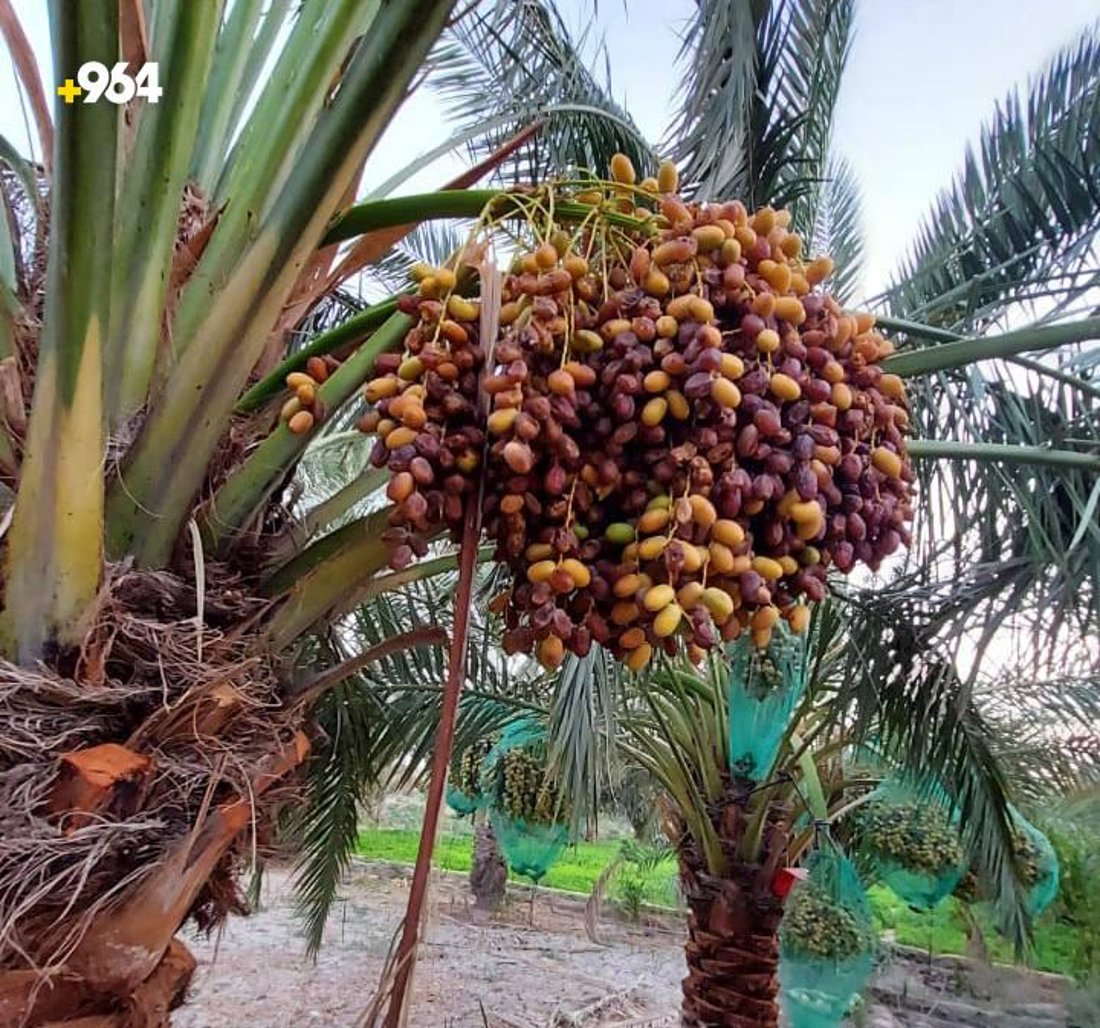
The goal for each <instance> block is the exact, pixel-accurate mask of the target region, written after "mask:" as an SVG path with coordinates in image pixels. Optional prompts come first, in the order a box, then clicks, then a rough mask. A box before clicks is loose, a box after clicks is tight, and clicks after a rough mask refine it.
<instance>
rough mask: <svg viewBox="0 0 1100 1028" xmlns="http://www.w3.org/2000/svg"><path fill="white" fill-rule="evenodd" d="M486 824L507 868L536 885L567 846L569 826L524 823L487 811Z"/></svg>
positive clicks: (520, 819) (554, 823) (505, 815)
mask: <svg viewBox="0 0 1100 1028" xmlns="http://www.w3.org/2000/svg"><path fill="white" fill-rule="evenodd" d="M489 823H490V824H491V825H492V826H493V832H494V834H495V835H496V837H497V843H498V844H499V845H500V852H501V853H502V854H503V855H504V859H505V860H506V861H507V862H508V866H509V867H510V868H511V869H512V870H513V871H514V872H515V873H516V874H517V875H521V876H523V877H524V878H530V879H531V881H533V882H534V883H535V884H536V885H537V884H538V883H539V882H540V881H541V880H542V878H543V876H544V875H545V874H546V872H547V871H549V870H550V868H551V867H552V866H553V865H554V862H555V861H556V860H557V859H558V857H560V856H561V855H562V852H563V851H564V850H565V847H566V846H567V845H568V844H569V826H568V825H566V824H561V823H559V822H550V823H548V824H539V823H538V822H527V821H524V820H523V819H522V818H513V817H508V815H507V814H505V813H503V812H502V811H499V810H490V811H489Z"/></svg>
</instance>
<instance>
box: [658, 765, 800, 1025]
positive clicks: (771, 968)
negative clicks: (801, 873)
mask: <svg viewBox="0 0 1100 1028" xmlns="http://www.w3.org/2000/svg"><path fill="white" fill-rule="evenodd" d="M750 784H751V783H750ZM715 826H716V827H717V828H718V830H719V838H720V840H721V843H722V851H723V854H724V855H725V858H726V867H725V869H724V871H723V873H722V874H721V875H714V874H711V873H709V871H708V870H707V867H706V864H705V862H704V860H703V858H702V855H701V853H700V851H699V849H698V847H697V846H696V845H695V841H694V840H693V839H692V838H691V837H690V836H689V835H687V834H685V835H683V836H682V837H681V839H680V844H679V857H680V882H681V887H682V888H683V892H684V897H685V899H686V901H687V905H688V910H689V915H688V941H687V943H686V944H685V947H684V956H685V958H686V961H687V970H688V973H687V975H686V977H685V978H684V979H683V982H682V989H683V1004H682V1008H681V1011H682V1024H683V1025H684V1028H778V1025H779V1003H778V996H779V977H778V972H779V937H778V933H779V923H780V921H781V920H782V917H783V904H782V901H781V900H780V899H779V898H778V897H777V896H776V895H775V893H774V892H773V891H772V881H773V878H774V875H775V870H776V868H777V867H778V865H779V863H780V861H781V859H782V857H783V854H784V852H785V849H786V840H787V834H786V830H785V818H784V816H783V812H781V811H780V810H778V809H773V810H771V811H769V815H768V818H767V825H766V827H765V829H764V832H763V837H762V840H761V846H760V853H759V856H758V859H757V861H756V862H754V863H748V862H746V861H744V860H743V859H741V858H740V856H739V847H740V843H741V839H742V837H743V834H744V831H745V827H746V813H745V807H744V805H743V803H742V802H738V801H737V799H730V800H727V801H726V802H724V803H723V804H722V806H721V807H720V808H719V809H718V810H717V811H716V812H715Z"/></svg>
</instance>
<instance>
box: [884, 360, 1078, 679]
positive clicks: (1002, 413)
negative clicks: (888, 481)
mask: <svg viewBox="0 0 1100 1028" xmlns="http://www.w3.org/2000/svg"><path fill="white" fill-rule="evenodd" d="M1082 353H1083V351H1082V350H1081V349H1080V348H1074V349H1073V350H1071V352H1069V353H1066V354H1061V355H1059V356H1058V357H1057V358H1053V357H1048V358H1047V359H1046V360H1045V361H1044V366H1045V367H1049V368H1054V369H1062V370H1060V371H1059V375H1058V376H1057V377H1056V376H1052V375H1038V374H1034V373H1021V372H1020V371H1018V370H1014V369H1013V368H1012V366H1010V365H1008V364H1005V363H1003V362H986V363H985V364H983V365H982V366H981V367H969V368H961V369H956V370H954V371H950V372H945V373H941V374H939V375H936V376H933V377H932V378H930V379H922V380H920V381H918V382H916V383H914V384H913V386H912V388H911V399H912V404H913V417H914V421H915V422H916V426H917V433H918V434H919V435H920V436H923V437H925V438H933V439H935V438H941V439H942V438H951V439H953V440H956V441H959V442H975V443H1007V444H1011V445H1016V446H1028V445H1033V446H1040V447H1046V446H1055V447H1064V448H1066V449H1070V450H1076V451H1079V452H1085V453H1087V452H1096V450H1097V448H1100V394H1098V393H1097V392H1095V391H1094V390H1091V391H1090V390H1088V389H1085V388H1082V387H1081V386H1082V385H1084V386H1089V385H1094V384H1095V381H1096V378H1095V371H1094V369H1089V371H1087V372H1086V373H1085V374H1082V375H1077V376H1074V375H1071V374H1070V372H1069V370H1068V369H1069V368H1070V361H1072V360H1073V359H1074V357H1075V356H1077V355H1081V354H1082ZM917 470H918V474H919V486H920V493H919V495H920V499H921V509H920V515H919V518H918V521H917V529H918V531H917V533H916V537H915V545H914V548H913V550H912V551H911V553H910V555H909V563H908V566H907V568H906V570H905V571H904V573H903V576H902V579H901V580H900V581H899V583H898V588H899V589H902V588H905V589H911V590H916V591H918V592H920V593H921V594H923V596H924V603H925V606H926V608H927V610H929V611H931V610H932V609H933V608H936V609H937V610H938V613H937V614H936V615H935V616H936V618H937V619H938V620H939V622H940V625H939V628H940V630H941V631H940V634H941V635H944V636H946V635H947V634H949V633H953V634H955V635H956V636H957V637H960V638H961V634H962V631H963V630H964V629H973V630H976V631H977V632H978V633H979V639H978V655H979V657H980V651H981V649H983V648H984V646H985V645H986V644H987V643H988V642H989V640H991V639H992V638H993V637H994V633H995V632H996V631H997V629H998V628H999V626H1001V625H1002V624H1003V623H1008V622H1013V623H1014V624H1015V626H1016V627H1018V628H1021V629H1025V630H1027V632H1028V641H1029V644H1030V645H1031V646H1032V647H1033V649H1032V655H1033V657H1034V660H1035V665H1036V668H1038V667H1040V666H1043V665H1046V666H1048V667H1049V666H1052V665H1053V664H1054V663H1057V661H1058V660H1060V659H1062V658H1063V657H1064V655H1065V653H1066V650H1067V649H1068V650H1070V651H1073V650H1075V649H1077V648H1079V646H1080V642H1081V639H1082V638H1083V637H1085V638H1087V636H1088V635H1089V634H1090V632H1091V631H1094V629H1095V625H1096V624H1097V621H1098V619H1100V522H1098V521H1097V517H1096V513H1097V509H1098V504H1100V477H1098V476H1097V475H1096V473H1095V471H1093V470H1091V469H1089V468H1071V467H1051V466H1043V465H1038V464H1010V463H1007V462H1005V463H995V462H986V461H980V462H979V461H966V460H935V461H921V462H919V466H918V469H917ZM1069 625H1072V626H1075V627H1074V628H1073V629H1070V628H1068V627H1066V626H1069ZM1075 635H1076V638H1075V637H1074V636H1075ZM1055 645H1057V647H1058V648H1055Z"/></svg>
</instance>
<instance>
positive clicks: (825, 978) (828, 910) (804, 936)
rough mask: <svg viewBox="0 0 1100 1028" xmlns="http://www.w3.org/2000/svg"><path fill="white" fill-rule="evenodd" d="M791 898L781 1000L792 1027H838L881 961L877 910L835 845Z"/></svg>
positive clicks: (821, 854)
mask: <svg viewBox="0 0 1100 1028" xmlns="http://www.w3.org/2000/svg"><path fill="white" fill-rule="evenodd" d="M809 872H810V873H809V877H808V878H807V879H806V880H805V881H802V882H799V883H798V884H797V885H795V887H794V888H793V889H792V890H791V894H790V896H789V897H788V898H787V903H786V909H785V910H784V913H783V922H782V925H781V926H780V929H779V954H780V958H779V985H780V1001H781V1003H782V1006H783V1012H784V1013H785V1015H786V1017H787V1023H788V1025H789V1028H836V1026H837V1025H839V1024H840V1022H841V1021H842V1020H843V1019H844V1015H845V1014H846V1013H847V1012H848V1008H849V1007H850V1006H851V1004H852V1002H853V1001H854V999H855V998H856V996H857V995H858V993H859V991H860V990H861V989H862V988H863V987H864V986H865V985H866V984H867V981H868V979H869V978H870V976H871V971H872V970H873V968H874V963H875V932H874V922H873V920H872V915H871V906H870V904H869V903H868V901H867V894H866V892H865V891H864V889H863V884H862V883H861V882H860V880H859V874H858V873H857V872H856V868H855V865H854V864H853V863H852V862H851V861H850V860H849V859H848V858H847V857H845V856H844V854H842V853H841V852H840V851H839V850H837V849H836V847H835V846H834V845H833V844H832V843H831V842H829V843H828V844H827V845H826V846H825V847H824V848H823V849H821V850H819V851H818V852H817V853H815V854H814V855H813V857H811V858H810V863H809Z"/></svg>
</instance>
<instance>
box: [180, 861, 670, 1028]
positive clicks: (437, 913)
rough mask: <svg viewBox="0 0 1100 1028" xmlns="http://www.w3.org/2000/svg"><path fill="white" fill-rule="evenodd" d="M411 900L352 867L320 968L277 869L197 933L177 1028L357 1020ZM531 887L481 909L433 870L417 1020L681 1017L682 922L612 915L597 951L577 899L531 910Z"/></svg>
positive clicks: (492, 1027)
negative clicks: (258, 899) (219, 925)
mask: <svg viewBox="0 0 1100 1028" xmlns="http://www.w3.org/2000/svg"><path fill="white" fill-rule="evenodd" d="M407 895H408V881H407V879H406V878H405V877H404V876H403V875H398V876H397V877H395V876H394V875H393V874H391V873H389V872H388V871H387V870H386V869H385V868H378V867H376V868H371V867H362V868H356V869H355V870H354V871H353V872H352V874H351V875H350V876H349V877H348V879H347V881H346V882H345V884H344V887H343V889H342V892H341V896H342V899H341V901H340V902H338V903H337V905H336V908H335V910H334V911H333V915H332V917H331V918H330V921H329V925H328V929H327V934H326V943H325V946H324V947H323V948H322V950H321V953H320V955H319V956H318V958H317V961H316V963H314V962H313V961H311V960H309V959H308V958H307V957H306V956H305V955H304V953H303V944H302V940H301V938H300V936H299V935H298V934H297V928H298V926H297V923H296V921H295V918H294V912H293V907H292V901H291V898H290V895H289V891H288V883H287V878H286V875H285V874H283V873H280V872H278V871H276V872H272V873H269V874H268V875H267V878H266V883H265V890H264V897H263V905H262V908H261V909H260V910H259V911H258V912H257V913H256V914H255V915H254V916H252V917H250V918H247V919H240V918H235V919H233V920H232V921H231V922H230V923H229V925H228V927H227V928H226V930H225V931H224V933H223V934H222V936H221V938H220V939H218V938H215V939H211V940H202V939H196V940H189V945H191V946H192V949H193V951H194V953H195V956H196V957H197V959H198V961H199V971H198V973H197V975H196V977H195V980H194V982H193V984H192V989H191V996H190V999H189V1002H188V1003H187V1005H186V1006H185V1007H184V1008H183V1009H182V1010H181V1011H179V1012H178V1013H177V1014H176V1017H175V1020H174V1021H173V1023H174V1024H178V1025H179V1026H180V1028H283V1026H286V1025H294V1026H302V1025H308V1026H311V1028H312V1026H321V1025H324V1026H328V1025H333V1026H336V1025H340V1026H342V1028H351V1026H352V1025H354V1024H355V1023H356V1019H357V1015H358V1014H359V1012H361V1011H362V1010H363V1009H364V1008H365V1007H366V1006H367V1005H368V1003H369V1001H370V998H371V996H372V994H373V992H374V990H375V988H376V986H377V984H378V980H379V975H380V973H381V969H382V964H383V961H384V959H385V956H386V953H387V951H388V949H389V947H390V943H391V940H392V939H393V936H394V933H395V931H396V930H397V928H398V925H399V924H400V922H401V917H402V914H403V912H404V909H405V901H406V898H407ZM527 895H528V893H527V890H521V891H520V892H519V893H518V894H515V897H516V898H514V899H513V900H512V902H511V903H510V904H509V906H508V909H507V910H505V911H504V912H503V913H501V914H499V915H494V916H492V917H486V916H484V915H482V914H480V913H479V912H478V911H475V910H474V909H473V907H472V906H470V904H469V903H468V901H467V897H468V890H467V886H466V884H465V880H464V878H463V877H462V876H452V875H442V874H437V876H436V879H435V883H434V887H433V903H432V910H431V914H430V922H429V929H428V933H427V944H426V945H425V946H424V948H423V950H422V955H421V958H420V962H419V965H418V967H417V971H416V977H415V979H414V986H413V987H414V994H415V1002H414V1004H413V1007H412V1011H411V1016H410V1018H409V1025H410V1028H428V1026H432V1028H486V1026H488V1028H551V1026H554V1028H558V1026H566V1025H574V1024H580V1023H583V1024H584V1025H585V1028H596V1026H601V1028H603V1026H612V1025H626V1024H629V1025H631V1026H632V1028H642V1026H646V1028H650V1026H652V1028H657V1026H665V1025H674V1024H675V1023H676V1011H677V1009H678V1006H679V981H680V977H681V976H682V974H683V955H682V952H681V950H680V945H681V934H680V931H679V930H678V929H676V928H673V927H671V926H661V925H655V924H651V925H650V926H648V927H647V926H644V925H643V926H639V927H637V928H635V927H629V928H628V927H627V926H625V925H619V924H616V923H605V924H602V925H601V927H600V933H601V939H602V941H605V942H606V943H607V945H596V944H594V943H592V942H591V941H589V939H588V938H587V936H586V935H585V932H584V921H583V902H578V901H577V900H575V899H573V898H564V897H562V896H560V895H550V894H548V893H547V892H546V891H545V890H541V891H540V892H538V893H536V895H535V902H534V906H533V908H532V907H531V905H530V904H529V903H528V902H527V899H526V896H527ZM532 916H533V921H532V920H531V919H532ZM601 1004H602V1007H601ZM593 1006H596V1007H597V1008H600V1009H599V1011H598V1012H597V1010H592V1009H590V1008H592V1007H593ZM586 1008H587V1009H586ZM582 1012H583V1016H582V1017H581V1018H580V1019H578V1017H577V1015H579V1014H582Z"/></svg>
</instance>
